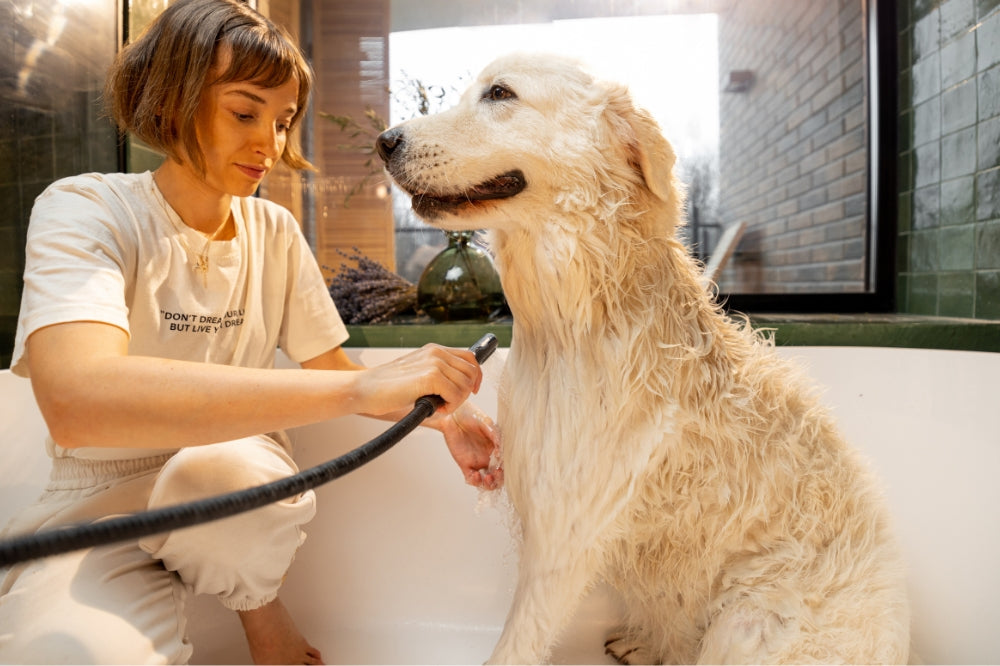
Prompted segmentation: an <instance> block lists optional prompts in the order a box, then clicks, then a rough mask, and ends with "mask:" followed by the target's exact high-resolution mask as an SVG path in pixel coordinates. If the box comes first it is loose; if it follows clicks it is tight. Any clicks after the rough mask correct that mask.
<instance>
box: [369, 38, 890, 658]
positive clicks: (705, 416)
mask: <svg viewBox="0 0 1000 666" xmlns="http://www.w3.org/2000/svg"><path fill="white" fill-rule="evenodd" d="M682 98H683V96H682V95H681V94H679V99H682ZM378 149H379V152H380V153H381V155H382V157H383V159H384V160H385V162H386V164H387V168H388V170H389V172H390V173H391V175H392V177H393V178H394V179H395V180H396V182H397V183H398V184H399V185H400V186H401V187H402V188H403V189H405V190H406V191H407V192H409V193H410V194H411V195H412V197H413V207H414V210H416V212H417V213H418V214H419V215H421V216H422V217H424V218H425V219H426V220H428V221H429V222H431V223H432V224H434V225H436V226H438V227H441V228H445V229H454V230H459V229H475V228H484V227H485V228H489V229H491V230H492V233H493V241H492V242H493V247H494V249H495V251H496V254H497V264H498V267H499V269H500V272H501V276H502V280H503V286H504V290H505V293H506V295H507V299H508V301H509V303H510V307H511V309H512V311H513V314H514V329H513V330H514V332H513V342H512V343H511V349H510V354H509V356H508V361H507V365H506V368H505V370H504V377H503V386H502V388H501V392H500V403H501V404H500V412H499V418H500V426H501V429H502V432H503V437H504V445H503V457H504V463H503V464H504V468H505V474H506V488H507V492H508V494H509V496H510V499H511V502H512V504H513V506H514V508H515V510H516V511H517V513H518V515H519V518H520V521H521V527H522V535H523V543H522V544H521V553H520V565H519V574H518V583H517V588H516V591H515V595H514V602H513V605H512V607H511V610H510V614H509V615H508V618H507V622H506V625H505V627H504V630H503V634H502V636H501V638H500V641H499V643H498V644H497V646H496V649H495V651H494V653H493V655H492V657H491V661H492V662H498V663H537V662H539V661H542V660H544V659H546V658H547V657H548V656H549V651H550V649H551V647H552V645H553V644H554V643H555V642H556V640H557V638H558V635H559V630H560V628H561V627H562V625H563V624H564V622H565V621H566V620H567V619H568V618H569V617H570V616H571V614H572V612H573V610H574V609H575V607H576V605H577V603H578V602H579V600H580V599H581V597H582V596H583V595H584V593H585V592H586V591H587V590H588V588H589V587H590V586H591V585H592V584H593V583H595V582H596V581H598V580H599V579H602V578H603V579H604V580H606V581H608V582H610V583H611V584H613V585H614V586H615V587H617V588H618V589H619V590H620V591H621V593H622V595H623V597H624V599H625V601H626V605H627V612H628V617H627V626H626V627H624V628H623V630H622V632H621V634H620V635H615V636H613V637H611V638H610V639H609V640H608V642H607V650H608V652H609V654H612V655H613V656H614V657H616V658H617V659H618V660H619V661H621V662H623V663H640V662H644V663H649V662H659V661H664V662H680V663H691V662H696V661H700V662H707V663H713V662H714V663H721V662H751V663H764V662H817V661H820V662H847V663H877V662H904V661H906V659H907V656H908V651H909V606H908V602H907V598H906V591H905V582H904V574H903V567H902V564H901V560H900V556H899V554H898V551H897V548H896V545H895V543H894V541H893V538H892V536H891V534H890V528H889V525H888V519H887V516H886V512H885V509H884V507H883V504H882V500H881V496H880V493H879V491H878V488H877V485H876V483H875V481H874V480H873V479H872V478H870V476H869V473H868V472H867V471H866V468H865V465H864V464H863V462H862V461H860V460H859V458H858V456H857V455H856V454H855V452H854V451H852V450H851V449H850V448H849V447H848V446H847V445H846V444H845V443H844V441H843V440H842V438H841V436H840V435H839V434H838V432H837V429H836V427H835V424H834V421H833V419H832V418H831V417H830V415H828V413H827V412H826V411H824V410H823V408H821V407H820V405H819V404H818V402H817V400H816V399H815V397H814V396H813V394H812V391H811V390H810V389H809V388H808V386H807V385H806V384H805V383H804V381H803V379H802V378H801V377H800V376H799V374H798V373H797V372H796V371H795V370H794V369H793V368H791V367H789V365H788V364H787V363H785V362H784V361H782V360H780V359H779V358H777V357H776V356H775V354H774V353H773V348H772V347H771V345H770V344H769V343H768V341H766V340H761V339H759V338H758V336H757V335H756V334H755V333H754V332H752V331H751V330H750V329H749V326H748V325H747V324H746V323H745V322H743V323H737V322H734V321H732V320H731V319H729V318H728V317H727V316H725V315H724V314H723V313H722V312H721V311H720V309H719V307H718V306H717V305H716V304H715V302H714V300H713V297H712V294H710V293H709V292H708V291H707V290H706V289H705V287H704V286H703V285H702V284H701V282H700V276H701V272H700V270H699V267H698V266H697V265H696V264H695V263H694V262H693V261H692V259H690V258H689V255H688V253H687V251H686V250H685V247H684V246H683V245H682V243H681V242H679V241H678V240H677V238H676V237H675V231H676V229H677V227H678V225H679V224H681V218H682V206H683V194H682V192H681V190H680V188H679V186H678V183H677V182H676V181H675V179H674V175H673V166H674V153H673V150H672V149H671V147H670V145H669V144H668V143H667V141H666V140H665V139H664V138H663V136H662V135H661V133H660V130H659V127H658V126H657V124H656V123H655V121H653V120H652V118H651V117H650V116H649V115H648V114H647V113H645V112H644V111H642V110H639V109H637V108H636V107H635V106H634V104H633V102H632V100H631V99H630V97H629V95H628V93H627V91H626V89H625V88H624V87H622V86H620V85H613V84H607V83H603V82H599V81H597V80H595V79H593V78H592V77H590V76H589V75H587V74H586V73H585V72H584V71H583V70H582V69H580V68H579V67H577V66H576V65H575V64H573V63H571V62H569V61H566V60H563V59H560V58H556V57H550V56H540V55H534V56H530V57H526V56H510V57H507V58H502V59H500V60H497V61H496V62H494V63H493V64H492V65H490V66H489V67H487V68H486V69H485V70H484V71H483V72H482V73H481V74H480V75H479V77H478V79H477V81H476V82H475V83H474V84H473V86H472V88H471V89H470V90H469V91H468V92H466V93H465V95H464V96H463V97H462V99H461V101H460V102H459V104H458V105H457V106H456V107H455V108H453V109H451V110H449V111H446V112H444V113H441V114H438V115H435V116H427V117H420V118H416V119H414V120H411V121H409V122H406V123H403V124H402V125H399V126H397V127H395V128H392V129H389V130H387V131H386V132H384V133H383V134H382V136H381V137H379V141H378Z"/></svg>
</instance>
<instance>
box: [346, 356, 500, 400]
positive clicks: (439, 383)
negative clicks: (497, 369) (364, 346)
mask: <svg viewBox="0 0 1000 666" xmlns="http://www.w3.org/2000/svg"><path fill="white" fill-rule="evenodd" d="M482 380H483V373H482V370H481V369H480V367H479V364H478V363H477V362H476V357H475V354H473V353H472V352H471V351H469V350H467V349H454V348H451V347H442V346H441V345H436V344H428V345H425V346H423V347H421V348H420V349H418V350H416V351H413V352H410V353H409V354H406V355H405V356H401V357H399V358H398V359H395V360H393V361H390V362H389V363H386V364H384V365H379V366H376V367H373V368H367V369H365V370H362V371H360V372H358V373H357V379H356V381H357V396H358V399H359V404H358V409H357V410H356V411H358V412H360V413H363V414H369V415H371V416H383V415H386V414H389V413H392V412H398V411H400V410H409V409H411V408H412V407H413V403H414V402H416V400H417V398H420V397H421V396H425V395H438V396H441V398H442V399H443V400H444V405H443V406H441V407H440V408H439V410H438V411H440V412H443V413H445V414H450V413H452V412H453V411H454V410H455V409H457V408H458V407H459V406H460V405H461V404H462V403H463V402H465V400H466V398H468V397H469V394H470V393H476V392H478V391H479V386H480V384H481V383H482Z"/></svg>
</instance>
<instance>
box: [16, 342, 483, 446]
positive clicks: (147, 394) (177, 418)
mask: <svg viewBox="0 0 1000 666" xmlns="http://www.w3.org/2000/svg"><path fill="white" fill-rule="evenodd" d="M27 349H28V354H27V358H28V365H29V371H30V374H31V381H32V388H33V389H34V392H35V397H36V399H37V401H38V405H39V407H40V408H41V411H42V414H43V415H44V417H45V421H46V423H47V424H48V426H49V431H50V433H51V434H52V437H53V439H54V440H55V441H56V443H58V444H59V445H60V446H63V447H66V448H74V447H80V446H121V447H133V448H174V447H181V446H192V445H197V444H208V443H212V442H220V441H227V440H232V439H237V438H240V437H246V436H250V435H255V434H259V433H264V432H272V431H275V430H282V429H286V428H292V427H296V426H300V425H305V424H308V423H315V422H317V421H323V420H326V419H330V418H334V417H338V416H343V415H346V414H357V413H366V414H372V415H383V414H388V413H393V412H398V411H400V410H403V409H409V408H410V407H412V405H413V403H414V401H415V400H416V399H417V398H418V397H420V396H422V395H427V394H431V393H433V394H437V395H440V396H441V397H442V398H444V400H445V406H444V407H443V408H442V411H443V412H444V413H450V412H452V411H453V410H454V409H455V408H456V407H458V406H459V405H461V404H462V402H464V401H465V399H466V398H467V397H468V395H469V393H470V392H472V391H476V390H478V389H479V384H480V382H481V381H482V372H481V371H480V369H479V366H478V364H477V363H476V361H475V357H474V356H473V354H472V353H471V352H468V351H465V350H458V349H447V348H444V347H440V346H437V345H428V346H426V347H423V348H422V349H420V350H417V351H416V352H412V353H410V354H407V355H405V356H403V357H401V358H399V359H397V360H395V361H393V362H392V363H388V364H385V365H382V366H378V367H375V368H366V369H362V370H357V371H355V370H346V369H339V370H333V371H329V370H319V369H316V368H319V367H321V365H320V364H321V363H329V362H332V361H335V360H336V356H335V355H334V356H331V354H334V353H337V354H343V350H333V351H332V352H328V354H326V355H323V356H322V357H319V358H324V360H323V361H316V359H314V361H316V362H315V363H313V364H309V363H307V364H306V365H311V366H312V367H310V368H307V369H301V370H298V369H296V370H272V369H267V370H262V369H253V368H240V367H231V366H225V365H215V364H209V363H195V362H186V361H174V360H168V359H161V358H152V357H144V356H129V355H128V336H127V334H126V333H125V332H124V331H123V330H121V329H119V328H117V327H115V326H111V325H108V324H103V323H96V322H74V323H67V324H57V325H54V326H49V327H46V328H42V329H40V330H38V331H36V332H34V333H33V334H32V335H31V336H30V337H29V338H28V341H27ZM328 356H329V358H325V357H328ZM343 358H344V359H346V355H345V356H344V357H343ZM348 362H349V361H348ZM351 365H353V364H351Z"/></svg>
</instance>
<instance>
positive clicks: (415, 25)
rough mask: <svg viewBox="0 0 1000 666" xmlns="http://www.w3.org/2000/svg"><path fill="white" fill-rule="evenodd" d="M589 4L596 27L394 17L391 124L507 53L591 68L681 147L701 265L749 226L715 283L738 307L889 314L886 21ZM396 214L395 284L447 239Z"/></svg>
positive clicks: (570, 5)
mask: <svg viewBox="0 0 1000 666" xmlns="http://www.w3.org/2000/svg"><path fill="white" fill-rule="evenodd" d="M586 4H587V7H589V8H593V9H594V11H592V12H583V10H582V9H581V3H577V2H558V1H556V0H553V1H550V2H539V3H532V4H531V6H530V8H528V7H521V8H520V9H519V10H518V9H514V10H510V11H507V10H505V11H500V9H499V7H500V6H499V4H497V3H493V2H484V3H475V4H473V3H461V2H441V3H436V4H434V5H430V6H420V7H419V8H418V7H416V6H415V5H414V3H408V2H401V1H396V2H393V3H392V12H391V24H392V25H391V33H390V38H389V67H390V75H389V76H390V87H391V89H392V91H393V99H392V104H391V114H392V121H393V122H398V121H400V120H404V119H406V118H407V117H410V116H412V115H414V114H415V113H416V112H417V111H415V104H414V97H413V94H412V91H413V90H415V89H416V88H417V87H416V86H415V85H414V84H415V82H419V83H421V84H423V86H424V89H425V90H426V89H428V86H429V87H430V88H429V89H430V90H431V93H432V94H431V95H430V98H429V101H430V102H431V109H430V110H431V111H432V112H433V111H434V110H436V107H440V108H445V107H447V106H449V105H450V104H451V103H453V102H454V100H455V99H457V96H458V94H459V93H460V92H461V91H462V90H463V89H464V88H465V86H466V85H467V84H468V82H469V81H470V80H471V78H472V77H474V76H475V74H476V73H478V71H479V69H480V68H481V67H482V66H483V65H485V64H486V63H488V62H489V61H490V60H492V59H493V58H494V57H495V56H497V55H500V54H501V53H506V52H510V51H515V50H540V49H539V47H538V45H539V44H542V45H544V46H543V48H542V49H541V50H549V51H555V52H562V53H569V54H570V55H578V56H580V57H582V58H584V59H585V60H586V61H587V62H589V63H590V64H591V65H593V66H594V68H595V69H596V70H597V71H598V72H599V73H601V74H605V75H607V76H609V77H611V78H615V79H618V80H621V81H624V82H626V83H628V84H629V85H630V87H631V89H632V92H633V95H634V97H635V98H636V100H637V101H638V103H640V104H641V105H642V106H645V107H646V108H648V109H649V110H650V111H651V112H652V113H653V115H654V116H656V117H657V120H658V121H659V122H660V124H661V126H662V127H663V128H664V133H665V134H666V136H667V138H668V139H670V140H671V142H672V143H673V144H674V146H675V149H676V150H677V152H678V156H679V170H680V175H681V178H682V180H684V181H685V183H686V184H687V186H688V189H689V202H688V204H689V205H688V226H687V229H686V230H685V233H686V234H687V240H688V242H689V244H690V246H691V248H692V252H693V253H695V254H696V255H698V256H699V258H701V259H703V260H708V259H710V258H711V256H712V255H713V254H714V253H715V252H717V251H720V250H721V248H720V247H719V243H720V240H721V239H722V238H723V234H724V232H725V230H726V229H729V228H730V227H733V226H734V225H738V224H740V223H745V231H744V232H743V235H742V238H741V239H740V240H739V243H738V244H737V245H736V247H735V251H734V252H733V254H732V256H731V258H730V259H729V261H728V264H727V266H726V267H725V269H724V270H723V271H722V272H721V273H720V275H719V278H718V282H719V286H720V291H721V292H722V294H723V296H724V298H726V299H727V301H728V302H729V303H730V304H731V305H733V306H734V307H737V308H738V309H749V310H757V311H760V310H771V311H777V310H794V311H804V310H826V311H836V310H840V311H850V310H854V311H862V310H887V309H890V308H891V307H892V286H893V263H894V262H893V242H892V239H893V230H894V225H893V217H894V212H893V211H894V208H893V206H892V203H893V201H892V200H893V198H894V197H893V196H892V193H893V192H894V191H895V190H894V185H893V178H892V166H893V159H892V156H893V155H894V152H895V151H894V146H893V143H892V139H893V136H892V133H893V131H894V130H893V129H892V126H891V119H892V118H893V116H894V114H893V109H894V107H893V104H894V94H895V75H894V71H895V70H894V66H895V60H894V48H895V40H894V39H893V38H892V35H893V26H894V22H893V19H894V17H893V16H892V15H891V12H892V7H891V6H890V4H891V3H887V2H880V3H875V2H867V3H866V2H864V1H863V0H836V1H834V2H801V1H800V0H742V1H740V2H735V1H722V0H717V1H713V0H702V1H698V0H690V1H687V2H669V3H667V2H649V3H629V4H628V8H627V9H623V8H622V4H623V3H613V2H595V3H586ZM639 14H642V15H641V16H640V15H639ZM498 21H502V24H500V25H498ZM883 33H884V34H885V37H883V36H882V35H883ZM456 53H461V54H462V57H461V58H456V57H455V55H454V54H456ZM885 118H889V119H890V122H889V123H886V122H885V120H884V119H885ZM882 128H886V129H887V130H888V131H880V130H881V129H882ZM880 195H881V196H880ZM394 208H395V217H396V229H397V232H396V233H397V240H396V244H397V258H398V262H397V263H398V265H397V270H399V271H400V272H401V273H404V274H407V273H412V272H414V270H415V266H416V264H417V263H419V258H421V257H426V256H427V255H428V254H429V251H427V250H422V247H423V246H425V245H430V246H433V245H434V244H435V243H437V245H440V244H441V240H440V232H436V231H434V230H427V228H426V227H424V226H423V225H422V224H420V223H419V222H418V221H414V220H413V219H412V218H411V217H410V216H409V215H408V214H407V212H406V208H407V204H406V202H405V197H403V201H402V202H400V201H399V197H398V196H397V200H396V202H395V206H394ZM407 260H409V263H410V264H411V265H410V266H407ZM410 277H411V279H412V275H410Z"/></svg>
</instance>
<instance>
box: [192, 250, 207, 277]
mask: <svg viewBox="0 0 1000 666" xmlns="http://www.w3.org/2000/svg"><path fill="white" fill-rule="evenodd" d="M194 270H195V272H197V273H201V274H202V275H207V274H208V256H207V255H204V254H200V255H198V261H197V262H196V263H195V265H194Z"/></svg>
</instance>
